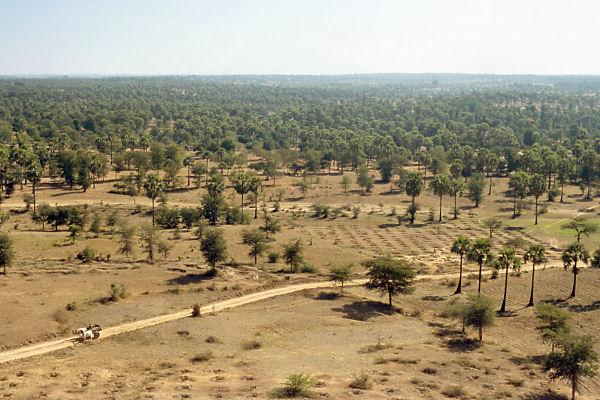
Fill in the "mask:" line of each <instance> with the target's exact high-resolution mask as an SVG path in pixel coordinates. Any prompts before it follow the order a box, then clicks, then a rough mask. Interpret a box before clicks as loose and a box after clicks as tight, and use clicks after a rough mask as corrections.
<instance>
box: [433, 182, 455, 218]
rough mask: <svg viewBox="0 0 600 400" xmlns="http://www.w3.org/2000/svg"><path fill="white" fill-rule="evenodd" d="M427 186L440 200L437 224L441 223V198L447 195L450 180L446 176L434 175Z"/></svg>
mask: <svg viewBox="0 0 600 400" xmlns="http://www.w3.org/2000/svg"><path fill="white" fill-rule="evenodd" d="M429 186H430V187H431V189H432V190H433V193H434V194H435V195H436V196H439V198H440V218H439V220H438V221H439V222H442V198H443V197H444V196H445V195H447V194H448V192H449V190H450V187H449V186H450V179H449V178H448V177H447V176H446V175H436V176H435V177H434V178H433V179H432V180H431V182H430V183H429Z"/></svg>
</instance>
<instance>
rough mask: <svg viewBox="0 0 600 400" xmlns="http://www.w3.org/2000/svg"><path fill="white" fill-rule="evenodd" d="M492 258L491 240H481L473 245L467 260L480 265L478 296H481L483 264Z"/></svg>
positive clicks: (477, 240) (476, 240)
mask: <svg viewBox="0 0 600 400" xmlns="http://www.w3.org/2000/svg"><path fill="white" fill-rule="evenodd" d="M491 258H492V246H491V244H490V240H489V239H485V238H479V239H475V241H474V242H473V243H471V247H470V248H469V252H468V253H467V259H468V260H469V261H471V262H475V263H477V265H479V276H478V279H477V294H481V272H482V270H483V264H484V263H485V262H486V261H488V260H490V259H491Z"/></svg>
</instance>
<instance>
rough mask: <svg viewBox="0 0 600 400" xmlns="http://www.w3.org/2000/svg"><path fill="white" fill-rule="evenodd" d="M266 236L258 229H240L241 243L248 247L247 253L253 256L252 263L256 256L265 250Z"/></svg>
mask: <svg viewBox="0 0 600 400" xmlns="http://www.w3.org/2000/svg"><path fill="white" fill-rule="evenodd" d="M267 242H268V240H267V236H266V235H265V234H264V232H262V231H261V230H260V229H246V230H243V231H242V243H243V244H245V245H246V246H249V247H250V252H249V253H248V255H249V256H250V257H254V265H256V263H257V261H258V256H260V255H262V254H263V253H264V252H265V251H266V250H267Z"/></svg>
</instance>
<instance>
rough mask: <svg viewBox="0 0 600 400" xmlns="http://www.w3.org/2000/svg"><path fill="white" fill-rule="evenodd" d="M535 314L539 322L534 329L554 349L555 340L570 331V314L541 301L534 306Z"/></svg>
mask: <svg viewBox="0 0 600 400" xmlns="http://www.w3.org/2000/svg"><path fill="white" fill-rule="evenodd" d="M535 316H536V318H537V319H538V320H539V322H540V325H538V326H537V328H536V329H537V330H538V332H540V334H541V335H542V339H543V340H544V341H545V342H548V343H550V344H551V345H552V351H554V346H555V345H556V343H557V341H558V340H559V339H560V338H561V337H563V336H565V335H568V334H569V333H570V332H571V326H570V325H569V321H570V319H571V315H570V314H569V313H568V312H567V311H565V310H563V309H561V308H559V307H557V306H554V305H552V304H548V303H542V304H539V305H537V306H536V307H535Z"/></svg>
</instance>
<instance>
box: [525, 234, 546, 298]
mask: <svg viewBox="0 0 600 400" xmlns="http://www.w3.org/2000/svg"><path fill="white" fill-rule="evenodd" d="M523 261H524V262H526V263H527V262H529V261H531V265H532V269H531V292H530V294H529V303H527V307H532V306H533V303H534V302H533V293H534V286H535V267H536V266H538V265H541V264H544V263H545V262H546V248H545V247H544V245H543V244H532V245H531V246H529V248H528V249H527V251H526V252H525V254H524V255H523Z"/></svg>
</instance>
